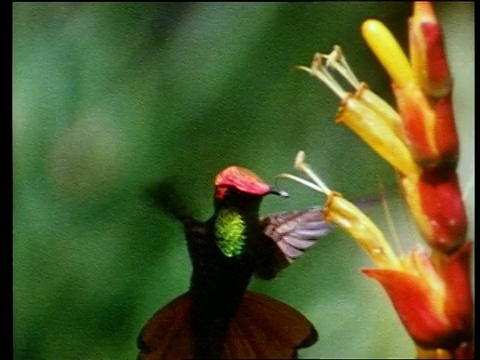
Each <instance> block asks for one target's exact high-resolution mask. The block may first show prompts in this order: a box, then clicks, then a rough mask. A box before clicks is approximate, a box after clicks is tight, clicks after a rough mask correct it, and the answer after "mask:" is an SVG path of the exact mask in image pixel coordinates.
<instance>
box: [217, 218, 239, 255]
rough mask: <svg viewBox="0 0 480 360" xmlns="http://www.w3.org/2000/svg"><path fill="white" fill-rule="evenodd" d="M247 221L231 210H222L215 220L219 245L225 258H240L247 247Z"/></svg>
mask: <svg viewBox="0 0 480 360" xmlns="http://www.w3.org/2000/svg"><path fill="white" fill-rule="evenodd" d="M245 227H246V225H245V221H244V220H243V218H242V216H241V215H240V214H239V213H238V212H236V211H234V210H231V209H225V210H220V211H219V212H218V215H217V219H216V220H215V236H216V237H217V245H218V247H219V249H220V250H221V251H222V252H223V254H224V255H225V256H228V257H232V256H238V255H240V254H241V253H242V252H243V248H244V246H245V238H246V236H245Z"/></svg>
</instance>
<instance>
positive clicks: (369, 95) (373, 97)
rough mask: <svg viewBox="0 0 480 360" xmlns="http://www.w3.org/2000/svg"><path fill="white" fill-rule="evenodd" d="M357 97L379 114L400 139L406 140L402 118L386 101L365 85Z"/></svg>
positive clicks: (361, 86)
mask: <svg viewBox="0 0 480 360" xmlns="http://www.w3.org/2000/svg"><path fill="white" fill-rule="evenodd" d="M355 96H357V97H358V98H360V99H362V101H363V102H364V103H365V104H366V105H368V106H369V107H371V108H372V109H374V110H375V111H376V112H378V113H379V114H380V115H381V117H382V119H384V120H385V121H386V122H387V124H388V125H389V126H390V127H391V128H392V130H393V131H394V132H395V134H396V135H397V136H398V137H399V138H400V139H403V138H404V135H403V131H402V118H401V117H400V114H399V113H398V112H396V111H395V109H394V108H392V107H391V106H390V105H389V104H388V103H387V102H386V101H385V100H383V99H382V98H381V97H380V96H378V95H377V94H375V93H374V92H373V91H371V90H370V89H369V88H368V87H367V85H366V84H365V83H362V85H360V87H359V89H358V91H357V93H356V94H355Z"/></svg>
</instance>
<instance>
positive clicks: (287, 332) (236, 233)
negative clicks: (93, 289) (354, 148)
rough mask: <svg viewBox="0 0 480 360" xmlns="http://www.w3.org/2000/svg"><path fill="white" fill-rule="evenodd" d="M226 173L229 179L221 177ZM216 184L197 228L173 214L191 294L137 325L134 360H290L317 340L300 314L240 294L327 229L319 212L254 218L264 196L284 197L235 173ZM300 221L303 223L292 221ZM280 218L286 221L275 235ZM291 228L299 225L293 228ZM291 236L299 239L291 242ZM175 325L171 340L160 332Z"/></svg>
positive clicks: (249, 176)
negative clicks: (210, 210) (179, 226)
mask: <svg viewBox="0 0 480 360" xmlns="http://www.w3.org/2000/svg"><path fill="white" fill-rule="evenodd" d="M229 169H230V170H229ZM232 169H233V170H232ZM227 170H229V171H227ZM232 171H233V173H234V175H235V177H233V179H232V178H229V177H228V176H232V174H231V172H232ZM222 174H223V175H225V174H226V175H227V176H223V177H222V176H221V175H222ZM242 176H243V178H242ZM239 178H240V180H239ZM215 185H216V192H215V212H214V215H213V216H212V217H211V218H210V219H209V220H207V221H206V222H199V221H197V220H195V219H192V218H190V217H185V216H178V214H177V217H178V218H180V220H181V221H182V223H183V225H184V231H185V237H186V240H187V246H188V251H189V254H190V259H191V263H192V275H191V281H190V289H189V292H187V293H186V294H184V295H182V296H181V297H179V298H177V299H176V300H174V301H173V302H172V303H170V304H169V305H167V306H166V307H164V308H163V309H161V310H160V311H159V312H157V314H155V315H154V317H153V318H152V319H151V320H150V322H149V323H147V325H146V326H145V327H144V329H143V330H142V333H141V334H140V337H139V348H140V350H141V352H140V354H139V358H140V359H149V360H151V359H167V360H168V359H172V360H173V359H176V358H178V359H180V358H182V357H193V358H195V359H214V358H217V359H218V358H223V357H227V358H228V357H233V358H247V357H256V358H260V357H288V358H292V357H294V356H296V351H297V348H299V347H304V346H309V345H312V344H313V343H314V342H315V341H316V336H317V335H316V331H315V329H314V328H313V326H312V325H311V323H310V322H309V321H308V320H307V319H306V318H305V317H303V315H301V314H300V313H298V312H297V311H296V310H294V309H293V308H291V307H289V306H288V305H286V304H282V303H280V302H278V301H276V300H274V299H272V298H269V297H266V296H264V295H261V294H254V293H251V292H246V289H247V286H248V284H249V282H250V279H251V278H252V276H253V275H258V276H260V277H262V278H272V277H274V276H275V275H276V274H277V273H278V271H280V270H281V269H282V268H283V267H285V266H286V265H288V263H289V261H291V260H292V259H293V258H295V257H297V256H298V255H299V254H300V253H301V251H303V249H305V248H306V247H308V246H309V245H311V243H312V242H313V240H314V238H317V237H318V236H319V235H321V234H322V233H324V232H325V231H326V229H327V226H326V224H325V223H324V222H323V221H322V218H321V211H320V210H310V211H303V212H292V213H284V214H276V215H272V216H271V217H265V218H260V217H259V214H258V212H259V206H260V202H261V199H262V198H263V196H264V195H266V194H268V193H277V194H280V195H285V193H282V192H278V191H275V190H272V189H271V188H270V187H269V186H268V185H266V184H264V183H263V182H262V181H261V180H260V179H259V178H257V177H256V175H254V174H253V173H250V172H249V171H248V170H246V169H242V168H238V167H231V168H227V169H226V170H224V172H222V173H220V174H219V176H217V179H216V181H215ZM302 217H303V218H304V220H305V221H304V222H299V221H298V219H300V218H302ZM285 218H288V219H290V220H292V219H293V221H292V222H291V224H290V226H285V228H284V231H281V232H278V230H279V229H280V228H281V227H282V226H283V223H284V221H280V220H283V219H285ZM295 219H297V220H295ZM292 224H293V227H292ZM298 224H303V225H304V226H303V227H301V228H300V229H299V227H298V226H295V225H298ZM292 230H296V231H297V232H298V231H300V232H299V234H300V235H299V236H294V235H295V234H294V233H293V231H292ZM280 234H281V235H282V237H285V239H283V238H282V239H280V237H279V235H280ZM272 237H277V238H276V239H272ZM284 240H285V241H284ZM293 243H295V244H294V245H292V244H293ZM170 313H172V314H173V313H175V315H171V314H170ZM174 320H176V321H179V322H182V323H183V325H179V326H177V330H175V329H172V331H174V332H176V333H177V334H176V335H175V336H174V335H172V334H171V333H169V331H168V329H166V327H169V326H170V327H171V323H170V322H171V321H174ZM257 321H258V323H257ZM242 324H243V325H242ZM245 329H246V330H245ZM180 348H182V350H181V349H180Z"/></svg>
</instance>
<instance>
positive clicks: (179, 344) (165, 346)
mask: <svg viewBox="0 0 480 360" xmlns="http://www.w3.org/2000/svg"><path fill="white" fill-rule="evenodd" d="M190 304H191V298H190V293H188V292H187V293H185V294H183V295H180V296H179V297H177V298H176V299H174V300H173V301H172V302H170V303H169V304H168V305H166V306H165V307H163V308H161V309H160V310H158V311H157V312H156V313H155V314H154V315H153V316H152V317H151V318H150V320H149V321H148V322H147V323H146V325H145V326H144V327H143V329H142V331H141V333H140V335H139V336H138V339H137V345H138V348H139V349H140V353H139V354H138V360H168V359H172V360H175V359H179V360H180V359H192V358H193V351H192V340H191V331H190V320H189V319H190V316H189V310H190Z"/></svg>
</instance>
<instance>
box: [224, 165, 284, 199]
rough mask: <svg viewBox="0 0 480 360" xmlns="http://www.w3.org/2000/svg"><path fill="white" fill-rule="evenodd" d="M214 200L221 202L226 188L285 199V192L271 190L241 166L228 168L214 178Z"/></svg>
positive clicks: (255, 175)
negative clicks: (278, 196)
mask: <svg viewBox="0 0 480 360" xmlns="http://www.w3.org/2000/svg"><path fill="white" fill-rule="evenodd" d="M215 188H216V191H215V198H216V199H219V200H221V199H222V198H223V196H224V195H225V193H226V192H227V189H228V188H235V189H236V190H238V191H240V192H243V193H246V194H251V195H259V196H263V195H267V194H277V195H280V196H284V197H287V196H288V194H287V193H286V192H285V191H282V190H277V189H274V188H272V187H271V186H270V185H268V184H267V183H265V182H264V181H263V180H262V179H261V178H260V177H259V176H258V175H257V174H255V173H253V172H252V171H250V170H248V169H245V168H243V167H241V166H229V167H227V168H226V169H224V170H223V171H222V172H220V173H219V174H218V175H217V176H216V177H215Z"/></svg>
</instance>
